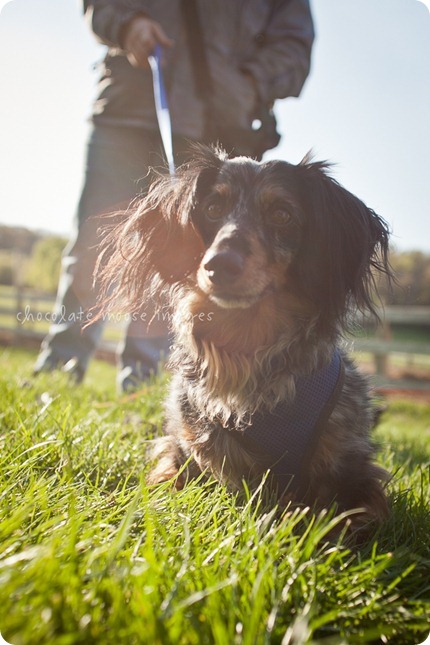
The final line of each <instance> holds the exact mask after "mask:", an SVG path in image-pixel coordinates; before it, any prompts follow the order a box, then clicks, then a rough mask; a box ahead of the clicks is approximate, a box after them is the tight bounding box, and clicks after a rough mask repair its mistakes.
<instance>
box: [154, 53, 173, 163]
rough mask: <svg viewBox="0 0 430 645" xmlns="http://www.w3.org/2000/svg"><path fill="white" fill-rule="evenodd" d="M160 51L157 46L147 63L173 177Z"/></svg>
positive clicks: (169, 129) (161, 133) (167, 111)
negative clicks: (149, 68) (150, 72)
mask: <svg viewBox="0 0 430 645" xmlns="http://www.w3.org/2000/svg"><path fill="white" fill-rule="evenodd" d="M161 51H162V50H161V46H160V45H157V46H156V47H155V50H154V53H153V55H152V56H148V61H149V65H150V67H151V71H152V82H153V86H154V100H155V111H156V113H157V121H158V127H159V129H160V135H161V140H162V142H163V147H164V152H165V153H166V158H167V163H168V164H169V172H170V174H171V175H174V174H175V162H174V160H173V143H172V124H171V121H170V112H169V105H168V102H167V95H166V88H165V85H164V79H163V72H162V69H161Z"/></svg>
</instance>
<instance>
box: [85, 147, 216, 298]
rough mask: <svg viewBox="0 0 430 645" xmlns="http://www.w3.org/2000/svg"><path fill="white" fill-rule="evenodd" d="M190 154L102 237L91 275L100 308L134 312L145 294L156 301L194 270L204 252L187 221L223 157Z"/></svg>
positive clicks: (201, 152)
mask: <svg viewBox="0 0 430 645" xmlns="http://www.w3.org/2000/svg"><path fill="white" fill-rule="evenodd" d="M195 153H196V155H195V158H193V160H192V161H191V162H189V163H188V164H184V166H182V167H181V168H179V169H178V170H177V173H176V174H175V176H174V177H161V178H159V179H158V180H156V181H155V182H154V183H153V184H152V185H151V188H150V189H149V192H148V195H147V196H146V197H145V198H143V199H142V200H141V201H140V203H138V205H137V207H136V208H135V209H134V210H133V207H131V209H129V212H128V213H125V217H124V219H123V222H122V223H121V224H119V225H118V226H116V227H115V228H114V229H113V230H112V231H111V232H110V233H109V235H107V236H106V239H105V240H104V242H103V243H102V245H101V252H100V255H99V261H98V264H97V267H96V270H95V281H96V282H97V283H98V284H99V285H100V286H101V292H102V295H101V300H102V304H101V307H102V308H104V306H105V304H106V303H110V304H112V303H115V304H121V305H123V306H127V307H129V311H130V308H131V310H134V309H139V308H140V307H141V305H142V301H143V298H144V296H145V294H146V295H150V296H151V295H156V294H158V293H159V292H160V291H161V290H162V289H163V287H166V286H169V285H172V284H175V283H178V282H180V281H181V280H184V278H186V276H187V275H189V274H190V273H192V272H193V271H194V270H195V269H197V267H198V265H199V263H200V260H201V257H202V256H203V253H204V247H203V242H202V240H201V238H200V235H199V234H198V232H197V230H196V229H195V227H194V225H193V221H192V215H193V210H194V207H195V201H196V196H197V193H198V192H199V190H200V189H202V184H205V185H206V184H207V183H208V182H209V183H210V182H211V181H214V179H215V177H216V174H217V173H218V171H219V168H220V167H221V165H222V163H223V157H222V155H221V154H216V153H215V152H214V151H212V150H210V149H204V148H203V147H201V148H199V149H197V148H196V150H195ZM130 210H131V214H130Z"/></svg>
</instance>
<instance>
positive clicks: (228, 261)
mask: <svg viewBox="0 0 430 645" xmlns="http://www.w3.org/2000/svg"><path fill="white" fill-rule="evenodd" d="M244 265H245V261H244V258H243V256H242V255H241V254H240V253H238V252H237V251H234V250H232V249H228V250H223V251H219V252H218V253H214V254H213V255H212V256H210V257H209V258H207V259H206V261H205V263H204V265H203V266H204V269H205V271H206V273H207V276H208V278H209V280H210V281H211V282H213V284H216V285H218V286H221V285H226V284H228V283H230V282H232V281H233V280H234V279H235V278H237V277H238V276H239V275H240V274H241V273H242V271H243V268H244Z"/></svg>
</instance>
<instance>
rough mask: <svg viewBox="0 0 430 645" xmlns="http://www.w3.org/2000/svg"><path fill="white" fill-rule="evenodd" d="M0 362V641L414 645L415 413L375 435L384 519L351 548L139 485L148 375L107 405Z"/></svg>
mask: <svg viewBox="0 0 430 645" xmlns="http://www.w3.org/2000/svg"><path fill="white" fill-rule="evenodd" d="M33 360H34V356H33V355H31V354H29V353H26V352H19V351H17V350H13V351H12V350H3V351H0V401H1V404H0V425H1V436H0V461H1V469H0V482H1V483H0V495H1V500H0V631H1V633H2V635H3V637H4V638H5V639H6V640H7V641H8V642H10V643H13V644H14V645H21V644H28V645H38V644H39V643H40V644H45V643H46V644H53V645H70V644H75V643H76V644H78V643H79V644H80V643H82V644H93V643H95V644H98V643H100V644H103V645H105V644H110V643H112V644H114V643H115V644H121V645H122V644H125V645H129V644H130V645H133V644H146V643H148V644H153V643H155V644H160V645H169V644H171V643H172V644H173V643H174V644H181V645H182V644H183V645H193V644H206V643H208V644H209V643H216V644H219V645H226V644H232V645H236V644H237V645H239V644H240V645H241V644H244V645H245V644H246V645H254V644H260V643H261V644H265V643H279V644H281V643H282V644H283V645H288V644H296V645H299V644H305V643H314V644H315V643H320V644H321V645H323V644H324V645H336V644H337V645H341V643H343V644H345V643H347V644H355V643H393V644H395V645H402V644H409V643H411V644H415V643H420V642H422V641H423V640H424V639H425V637H426V636H427V634H428V632H429V631H430V619H429V616H430V545H429V543H430V540H429V535H430V516H429V506H428V492H429V463H430V405H428V404H424V403H421V404H416V403H411V402H392V403H391V404H389V407H388V409H387V411H386V413H385V414H384V417H383V419H382V422H381V424H380V426H379V428H378V431H377V440H378V442H379V443H380V445H381V452H380V461H381V463H382V464H383V465H384V466H385V467H386V468H388V469H389V470H390V471H391V472H392V473H393V479H392V481H391V482H390V484H389V489H388V490H389V495H390V500H391V504H392V515H391V518H390V519H389V521H388V522H387V523H386V525H385V526H383V527H382V529H380V530H379V531H377V532H376V533H375V535H374V538H373V539H372V540H371V541H370V543H368V544H367V545H366V546H364V547H362V548H361V549H360V550H356V549H355V550H354V549H353V548H352V547H350V546H348V543H347V542H346V541H345V540H342V539H341V538H339V539H338V540H337V541H333V539H330V538H329V532H330V529H331V528H332V527H333V525H334V524H336V522H338V520H336V519H335V518H334V517H333V514H332V513H330V512H328V513H326V514H325V515H324V514H323V515H321V516H318V517H314V516H312V514H311V513H310V512H309V511H308V510H307V509H302V510H296V511H293V510H291V512H289V513H287V514H286V515H285V516H284V517H279V516H278V515H277V514H276V512H275V511H272V510H270V509H268V508H266V507H265V506H264V504H263V502H262V501H261V497H260V496H259V495H258V494H257V495H254V496H252V497H251V496H248V497H246V496H245V497H242V498H237V497H235V496H233V495H231V494H229V493H228V492H227V491H226V490H225V488H224V487H223V486H222V485H219V484H217V483H215V482H208V483H202V482H196V483H194V484H191V485H189V486H188V487H186V488H185V489H184V490H183V491H181V492H178V493H172V491H171V488H170V485H163V486H159V487H154V488H148V487H147V486H146V485H145V472H146V469H147V465H146V461H145V453H146V451H147V447H148V441H149V440H150V439H151V437H153V436H154V435H156V434H158V433H159V432H161V425H162V416H163V415H162V405H161V402H162V399H163V396H164V392H165V388H166V379H162V380H160V381H158V382H156V383H155V384H153V385H151V386H149V387H148V388H147V389H146V390H145V391H144V392H143V393H142V395H141V396H139V397H129V398H125V399H123V400H119V399H118V398H117V397H116V395H115V391H114V378H115V373H114V369H113V368H112V367H109V366H107V365H104V364H102V363H96V362H94V364H93V365H92V366H91V370H90V373H89V375H88V380H87V382H86V383H85V385H82V386H79V387H77V388H75V389H73V388H71V387H70V386H69V384H68V382H67V380H66V377H65V376H64V375H55V376H54V375H44V376H41V377H39V378H38V379H36V380H34V381H33V380H31V378H30V373H31V366H32V361H33Z"/></svg>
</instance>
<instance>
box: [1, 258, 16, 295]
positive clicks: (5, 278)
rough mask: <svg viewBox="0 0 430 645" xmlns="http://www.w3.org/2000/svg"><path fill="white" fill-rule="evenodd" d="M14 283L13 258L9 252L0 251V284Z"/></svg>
mask: <svg viewBox="0 0 430 645" xmlns="http://www.w3.org/2000/svg"><path fill="white" fill-rule="evenodd" d="M13 283H14V268H13V258H12V254H11V253H10V252H9V251H0V284H6V285H9V286H10V285H12V284H13Z"/></svg>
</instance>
